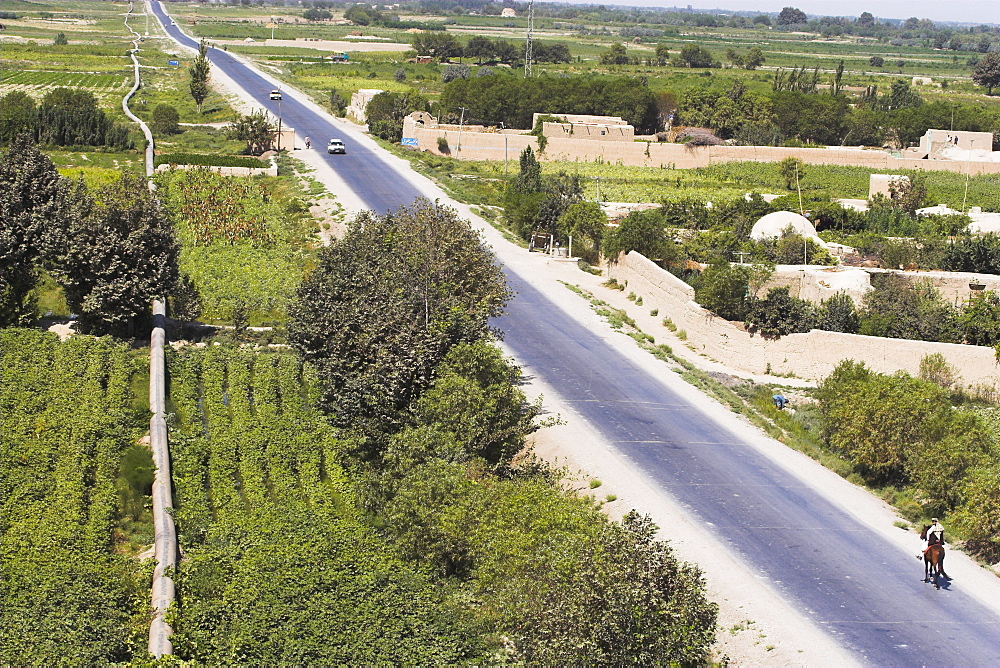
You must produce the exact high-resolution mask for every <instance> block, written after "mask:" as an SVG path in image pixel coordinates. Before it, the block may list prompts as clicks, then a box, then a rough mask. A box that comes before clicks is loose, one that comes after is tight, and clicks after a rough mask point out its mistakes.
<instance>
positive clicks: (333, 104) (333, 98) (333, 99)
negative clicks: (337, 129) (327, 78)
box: [328, 89, 348, 116]
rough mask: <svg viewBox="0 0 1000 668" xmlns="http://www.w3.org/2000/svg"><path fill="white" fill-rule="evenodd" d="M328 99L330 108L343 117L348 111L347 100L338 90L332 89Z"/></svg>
mask: <svg viewBox="0 0 1000 668" xmlns="http://www.w3.org/2000/svg"><path fill="white" fill-rule="evenodd" d="M328 99H329V102H330V108H331V109H333V111H334V112H336V114H337V115H338V116H343V115H344V111H345V110H346V109H347V104H348V101H347V98H346V97H344V96H343V95H342V94H341V93H340V92H339V91H337V90H336V89H330V96H329V98H328Z"/></svg>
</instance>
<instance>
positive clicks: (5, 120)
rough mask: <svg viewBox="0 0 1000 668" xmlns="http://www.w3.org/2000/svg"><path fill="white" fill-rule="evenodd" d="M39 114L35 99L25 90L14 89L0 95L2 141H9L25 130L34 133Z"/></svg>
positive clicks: (0, 134)
mask: <svg viewBox="0 0 1000 668" xmlns="http://www.w3.org/2000/svg"><path fill="white" fill-rule="evenodd" d="M37 114H38V111H37V109H36V105H35V99H34V98H33V97H31V96H30V95H28V94H27V93H25V92H24V91H19V90H12V91H11V92H9V93H7V94H6V95H4V96H3V97H0V141H5V142H9V141H11V140H13V139H14V138H15V137H17V136H18V135H19V134H21V133H22V132H25V131H28V132H32V133H33V131H34V129H35V123H36V120H37Z"/></svg>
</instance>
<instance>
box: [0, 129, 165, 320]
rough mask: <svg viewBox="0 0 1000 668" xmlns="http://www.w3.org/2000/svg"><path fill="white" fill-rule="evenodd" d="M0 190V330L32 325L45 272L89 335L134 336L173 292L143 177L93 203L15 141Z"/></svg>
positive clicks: (160, 225) (0, 162)
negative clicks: (157, 300) (160, 299)
mask: <svg viewBox="0 0 1000 668" xmlns="http://www.w3.org/2000/svg"><path fill="white" fill-rule="evenodd" d="M0 186H2V187H0V326H10V325H18V324H26V323H28V322H30V321H32V320H33V319H34V318H35V317H36V315H37V314H36V309H35V293H34V288H35V286H36V285H37V284H38V281H39V279H40V277H41V275H42V272H48V273H49V274H50V275H51V276H53V277H54V278H55V279H56V281H57V282H58V283H59V285H60V286H62V288H63V290H64V291H65V294H66V302H67V304H68V305H69V307H70V309H71V310H72V311H73V312H74V313H76V314H77V315H78V316H79V322H80V326H81V327H82V328H83V329H85V330H89V331H95V332H117V333H122V334H125V333H128V334H132V333H134V332H135V326H136V324H137V318H138V317H139V316H141V315H142V314H145V313H148V312H149V308H150V303H151V300H152V298H153V297H154V296H157V295H165V294H168V293H169V292H170V291H171V290H172V289H173V286H174V284H175V282H176V280H177V254H178V244H177V241H176V239H175V238H174V232H173V227H172V225H171V224H170V222H169V220H168V219H167V217H166V216H165V215H164V213H163V211H162V210H161V208H160V206H159V204H158V203H157V201H156V200H155V199H154V198H153V196H152V195H151V194H150V192H149V189H148V188H147V187H146V183H145V181H143V179H141V178H140V177H138V176H132V175H128V174H122V176H121V178H120V179H119V180H118V181H116V182H114V183H112V184H111V185H109V186H106V187H105V188H102V189H101V190H100V191H99V192H97V193H96V194H94V195H92V194H90V193H89V192H87V190H86V188H85V187H84V186H83V183H82V182H77V183H74V182H72V181H69V180H68V179H65V178H64V177H62V176H60V175H59V173H58V172H57V171H56V169H55V166H54V165H53V164H52V161H51V160H49V158H48V157H47V156H45V155H44V154H42V153H41V151H39V149H38V147H37V146H36V145H35V144H34V143H33V142H32V141H31V139H30V137H29V136H27V135H21V136H20V137H18V138H17V139H15V140H14V142H13V143H12V144H11V146H10V149H9V150H8V151H7V152H6V153H4V154H3V156H2V157H0Z"/></svg>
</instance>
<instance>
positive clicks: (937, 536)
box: [917, 517, 951, 580]
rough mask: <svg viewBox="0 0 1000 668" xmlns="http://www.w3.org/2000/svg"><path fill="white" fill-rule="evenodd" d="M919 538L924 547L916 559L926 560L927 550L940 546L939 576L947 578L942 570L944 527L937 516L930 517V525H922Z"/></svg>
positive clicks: (927, 557) (927, 556)
mask: <svg viewBox="0 0 1000 668" xmlns="http://www.w3.org/2000/svg"><path fill="white" fill-rule="evenodd" d="M920 538H921V540H923V541H924V548H923V549H922V550H921V551H920V554H918V555H917V559H923V560H925V561H927V560H928V559H929V556H930V555H929V550H930V549H931V547H932V546H935V545H936V546H940V548H941V560H940V563H939V566H938V568H939V570H940V573H941V576H942V577H944V578H947V579H949V580H950V579H951V578H949V577H948V574H947V573H945V572H944V527H943V526H941V525H940V524H939V523H938V518H936V517H932V518H931V525H930V526H928V527H924V530H923V531H922V532H921V533H920Z"/></svg>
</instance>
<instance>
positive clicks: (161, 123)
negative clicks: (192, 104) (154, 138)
mask: <svg viewBox="0 0 1000 668" xmlns="http://www.w3.org/2000/svg"><path fill="white" fill-rule="evenodd" d="M179 121H180V114H178V113H177V110H176V109H174V108H173V107H172V106H170V105H169V104H158V105H156V108H155V109H153V131H154V132H156V133H157V134H161V135H174V134H177V133H179V132H180V131H181V128H180V126H179V125H178V122H179Z"/></svg>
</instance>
